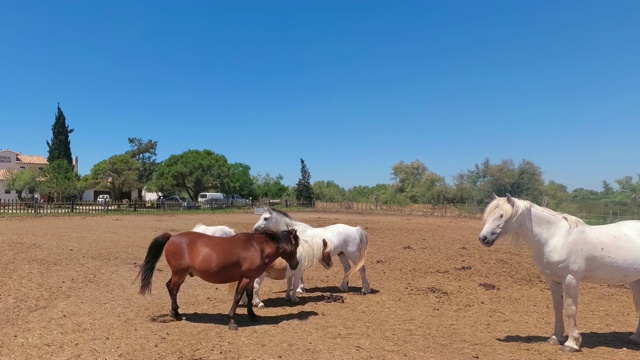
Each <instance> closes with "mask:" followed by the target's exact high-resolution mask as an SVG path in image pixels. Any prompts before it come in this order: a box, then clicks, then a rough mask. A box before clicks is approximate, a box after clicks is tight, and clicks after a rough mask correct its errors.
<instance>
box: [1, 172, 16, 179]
mask: <svg viewBox="0 0 640 360" xmlns="http://www.w3.org/2000/svg"><path fill="white" fill-rule="evenodd" d="M14 171H16V170H14V169H0V180H8V179H9V178H10V177H11V174H12V173H13V172H14Z"/></svg>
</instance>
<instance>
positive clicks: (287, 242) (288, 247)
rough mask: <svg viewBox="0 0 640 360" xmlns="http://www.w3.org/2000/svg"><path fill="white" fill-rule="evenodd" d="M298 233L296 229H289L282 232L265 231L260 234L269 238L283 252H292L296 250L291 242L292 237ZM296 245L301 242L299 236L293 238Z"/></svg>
mask: <svg viewBox="0 0 640 360" xmlns="http://www.w3.org/2000/svg"><path fill="white" fill-rule="evenodd" d="M295 232H296V230H295V229H287V230H281V231H272V230H265V231H260V232H258V233H259V234H265V235H266V236H267V238H268V239H269V240H271V241H273V242H274V243H275V244H276V246H277V247H278V248H280V249H282V250H283V251H286V252H291V251H293V250H294V244H293V243H292V242H291V236H292V235H293V234H294V233H295ZM293 238H294V241H295V244H296V245H297V244H298V243H299V241H300V238H299V237H298V235H297V234H296V235H294V236H293Z"/></svg>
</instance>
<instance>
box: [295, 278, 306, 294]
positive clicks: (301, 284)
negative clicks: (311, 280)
mask: <svg viewBox="0 0 640 360" xmlns="http://www.w3.org/2000/svg"><path fill="white" fill-rule="evenodd" d="M296 292H297V293H298V294H303V293H305V292H307V289H306V288H305V287H304V278H303V277H302V276H300V285H299V286H298V290H296Z"/></svg>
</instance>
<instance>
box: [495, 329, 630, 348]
mask: <svg viewBox="0 0 640 360" xmlns="http://www.w3.org/2000/svg"><path fill="white" fill-rule="evenodd" d="M581 335H582V348H585V349H595V348H599V347H606V348H610V349H629V350H640V344H636V343H632V342H630V341H629V340H628V338H629V336H631V335H633V333H631V332H606V333H596V332H587V333H582V334H581ZM547 339H548V336H537V335H529V336H520V335H507V336H505V337H504V338H501V339H497V340H498V341H501V342H505V343H537V342H546V341H547ZM550 346H551V345H550Z"/></svg>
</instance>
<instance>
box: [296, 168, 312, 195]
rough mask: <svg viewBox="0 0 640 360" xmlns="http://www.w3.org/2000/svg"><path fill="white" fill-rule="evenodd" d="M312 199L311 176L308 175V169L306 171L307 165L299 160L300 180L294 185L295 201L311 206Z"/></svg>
mask: <svg viewBox="0 0 640 360" xmlns="http://www.w3.org/2000/svg"><path fill="white" fill-rule="evenodd" d="M313 198H314V194H313V187H311V174H310V173H309V169H307V164H305V163H304V160H302V159H300V180H298V183H297V184H296V200H298V202H302V203H303V204H305V205H309V206H311V205H312V204H313Z"/></svg>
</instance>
